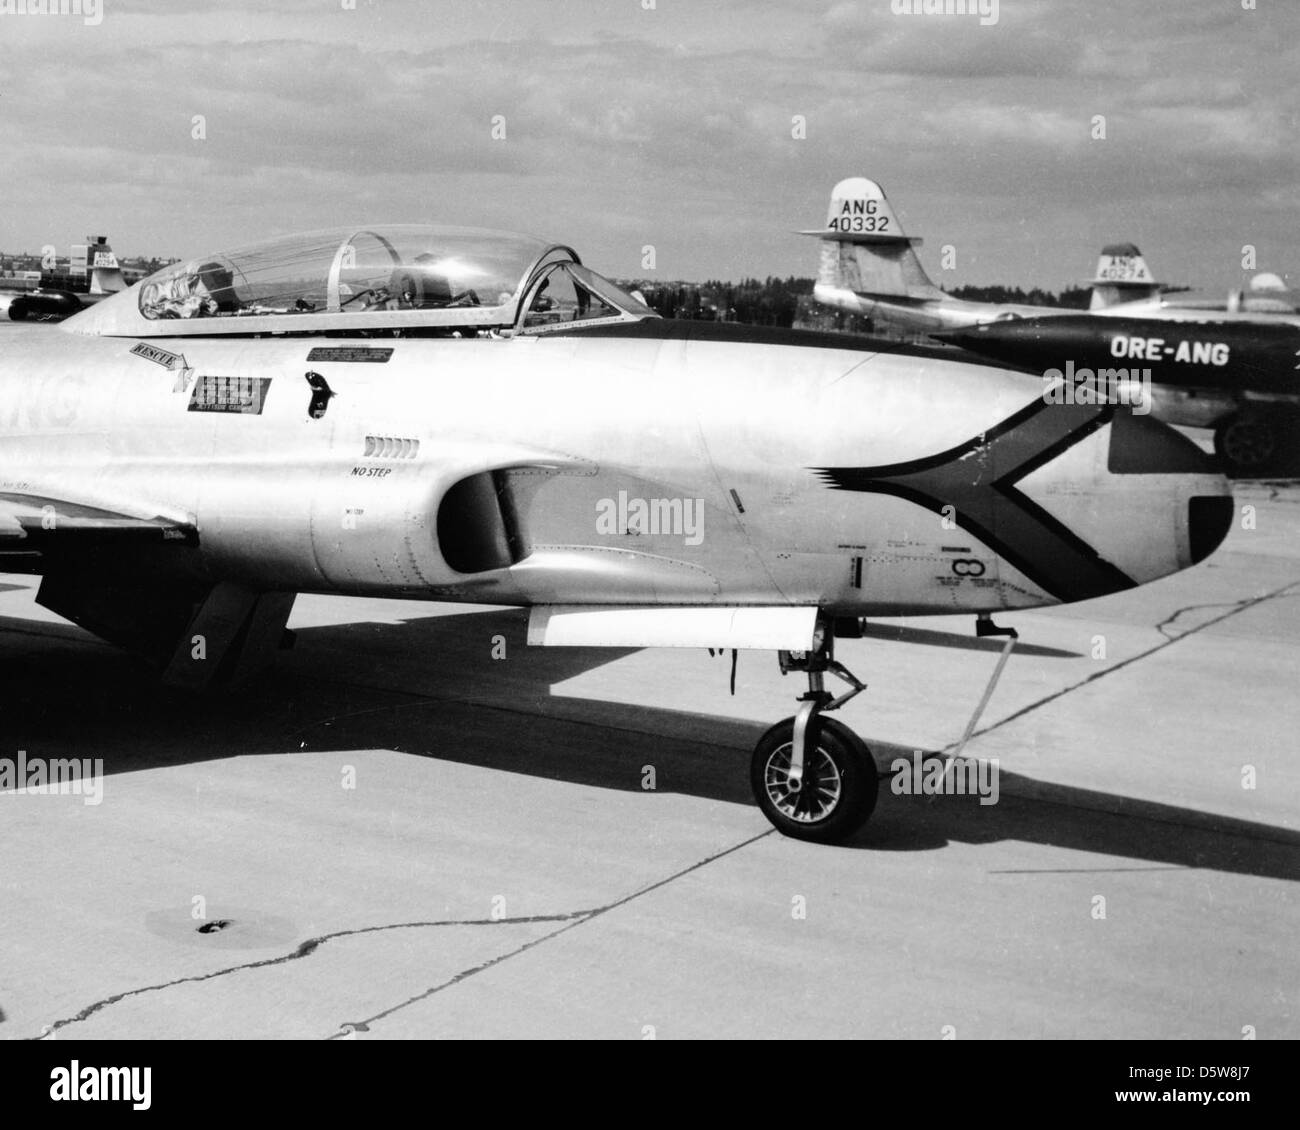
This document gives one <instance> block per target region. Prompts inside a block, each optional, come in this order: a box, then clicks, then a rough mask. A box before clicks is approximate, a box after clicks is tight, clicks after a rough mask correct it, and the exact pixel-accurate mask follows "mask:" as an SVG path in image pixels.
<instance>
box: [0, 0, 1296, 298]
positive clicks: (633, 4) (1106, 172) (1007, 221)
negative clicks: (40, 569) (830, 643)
mask: <svg viewBox="0 0 1300 1130" xmlns="http://www.w3.org/2000/svg"><path fill="white" fill-rule="evenodd" d="M36 2H37V0H30V3H32V4H33V5H35V4H36ZM53 2H54V3H55V4H57V3H58V0H53ZM101 2H102V6H103V13H102V21H101V22H99V23H98V24H92V23H88V22H87V21H86V20H85V19H84V18H81V17H78V16H75V15H58V16H49V15H45V16H41V15H33V14H26V15H24V14H19V13H18V12H13V13H11V12H8V11H7V10H6V9H11V8H22V7H25V3H24V0H0V12H2V13H3V14H0V153H3V162H4V164H3V169H4V173H5V176H4V180H3V193H4V207H3V212H2V213H0V248H3V249H4V250H7V251H15V250H22V249H35V248H39V247H40V246H41V245H43V244H47V243H48V244H54V245H56V246H57V247H58V248H59V250H60V253H64V254H66V249H67V247H68V245H70V244H71V243H73V242H76V241H78V240H79V239H80V238H81V237H82V236H84V235H86V234H87V233H90V232H96V233H98V232H104V233H107V234H108V235H109V236H110V237H111V239H112V242H113V244H114V246H115V247H116V248H117V250H118V251H119V252H123V253H127V254H135V253H150V254H164V255H185V256H188V255H191V254H200V253H202V252H203V251H204V250H211V249H214V248H220V247H225V246H230V245H233V244H238V243H243V242H247V241H249V240H252V239H257V238H262V237H264V236H269V235H276V234H281V233H284V232H289V231H294V230H298V229H306V228H314V227H328V226H334V225H336V224H347V223H350V222H353V221H360V222H365V223H372V224H373V223H376V222H383V221H404V222H424V221H437V222H443V223H463V224H472V225H480V226H487V227H498V228H507V229H512V230H518V231H526V232H531V233H534V234H537V235H541V236H546V237H549V238H553V239H555V240H557V241H564V242H568V243H571V244H573V245H574V246H575V247H576V248H577V249H578V251H579V252H580V253H581V254H582V256H583V258H584V259H585V260H586V261H587V262H588V263H589V264H590V265H592V266H593V267H595V268H596V269H597V270H601V271H603V272H604V273H607V274H611V275H623V276H627V275H643V274H646V272H644V271H642V270H641V249H642V247H643V246H644V245H646V244H650V245H653V246H654V248H655V253H656V260H657V271H656V273H657V274H658V275H659V276H660V277H664V278H688V279H704V278H711V277H712V278H717V277H720V278H739V277H740V276H742V275H751V274H752V275H760V276H761V275H766V274H781V275H786V274H797V275H811V274H813V273H815V264H816V246H815V244H814V242H813V241H812V240H811V239H809V238H807V237H800V236H798V235H795V234H792V233H793V232H794V231H796V230H797V229H800V228H808V227H816V226H820V225H821V224H822V223H823V221H824V217H825V209H826V200H827V196H828V193H829V189H830V187H831V185H832V184H833V183H834V182H835V181H837V180H839V179H840V178H842V177H845V176H850V175H864V176H870V177H872V178H873V179H876V180H878V181H880V182H881V183H882V184H883V185H884V186H885V188H886V190H887V191H888V193H889V195H890V199H891V201H892V202H893V204H894V207H895V209H896V211H897V213H898V215H899V218H900V219H901V221H902V222H903V224H904V226H905V227H906V228H907V229H908V230H909V232H911V233H912V234H915V235H922V236H924V238H925V245H924V246H923V247H922V249H921V256H922V260H923V262H925V263H926V265H927V267H929V269H930V270H931V272H932V274H934V275H935V278H936V281H938V282H939V283H940V284H941V285H945V286H954V285H960V284H961V283H991V282H1005V283H1009V284H1011V283H1018V284H1021V285H1026V286H1028V285H1040V286H1045V287H1048V288H1051V289H1059V288H1060V287H1062V286H1064V285H1067V284H1069V283H1073V282H1077V281H1079V280H1081V279H1083V278H1085V277H1087V276H1088V275H1089V274H1090V273H1091V270H1092V267H1093V264H1094V261H1095V258H1096V253H1097V251H1098V249H1099V248H1100V246H1101V244H1103V243H1106V242H1112V241H1116V240H1132V241H1135V242H1137V243H1138V244H1139V245H1140V246H1141V247H1142V249H1143V251H1144V252H1145V253H1146V255H1147V258H1148V260H1149V262H1150V263H1151V266H1152V268H1153V269H1154V271H1155V273H1156V275H1157V277H1159V278H1161V279H1164V280H1169V281H1173V282H1177V283H1187V284H1192V283H1195V284H1198V285H1214V286H1228V285H1237V284H1238V283H1239V281H1240V279H1241V278H1242V272H1241V254H1242V252H1241V249H1242V246H1243V245H1245V244H1250V245H1252V246H1254V247H1255V248H1256V249H1257V254H1258V261H1259V266H1260V268H1262V269H1270V270H1276V271H1279V272H1285V273H1288V274H1290V272H1292V271H1295V272H1297V275H1295V276H1292V278H1293V279H1296V280H1300V228H1298V227H1297V223H1296V220H1297V218H1298V217H1300V160H1298V159H1297V151H1298V146H1297V142H1298V141H1300V77H1298V76H1300V2H1297V0H1001V2H1000V3H999V4H998V8H997V21H996V23H991V24H989V25H987V26H982V25H981V22H980V19H979V17H978V16H977V15H976V16H962V15H948V16H934V15H932V16H926V15H903V14H895V12H894V11H893V10H892V8H894V7H899V6H901V5H902V0H893V3H892V5H891V0H856V2H852V0H802V2H800V0H779V2H768V0H707V2H706V0H513V2H508V0H436V2H431V0H355V2H354V0H278V2H276V0H258V2H256V3H255V2H253V0H225V2H222V3H206V2H203V0H187V2H186V3H185V4H179V3H173V2H171V0H166V2H164V0H101ZM1252 3H1253V4H1254V5H1255V8H1254V10H1250V9H1249V8H1243V4H1245V5H1250V4H1252ZM196 115H202V118H203V123H202V125H203V128H202V130H198V129H196V126H195V125H194V121H195V117H196ZM1097 115H1103V116H1104V118H1105V133H1106V136H1105V138H1104V139H1095V138H1094V137H1093V136H1092V134H1093V133H1094V132H1095V126H1094V118H1095V117H1096V116H1097ZM799 120H802V122H803V123H804V126H803V129H802V131H801V130H800V129H799V128H798V124H797V123H798V121H799ZM494 123H495V126H496V130H495V132H496V133H497V134H500V133H501V132H502V128H504V135H505V136H504V137H500V136H496V137H494V136H493V135H494ZM196 132H205V133H206V136H205V137H197V138H196V137H195V136H194V134H195V133H196ZM800 132H802V133H804V134H805V136H802V137H800V136H795V135H796V134H798V133H800ZM944 244H952V245H953V246H954V247H955V248H956V249H957V265H956V269H955V270H950V271H940V270H939V262H938V258H939V249H940V248H941V247H942V246H943V245H944Z"/></svg>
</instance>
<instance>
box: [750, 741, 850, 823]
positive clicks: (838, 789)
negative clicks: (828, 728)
mask: <svg viewBox="0 0 1300 1130" xmlns="http://www.w3.org/2000/svg"><path fill="white" fill-rule="evenodd" d="M790 753H791V746H790V743H789V742H787V743H786V744H785V745H783V746H781V747H779V748H778V749H776V750H774V751H773V753H772V756H771V757H769V758H768V760H767V765H766V767H765V769H764V773H763V781H764V788H765V789H766V790H767V796H768V799H769V800H770V801H771V802H772V805H773V807H774V808H776V810H777V811H778V812H780V813H781V814H782V815H783V816H786V817H788V818H789V819H791V820H796V821H798V822H799V823H801V824H812V823H814V822H816V821H818V820H824V819H826V817H828V816H829V815H830V814H831V813H832V812H834V811H835V808H836V806H837V805H838V804H839V802H840V796H841V795H842V793H843V791H844V781H843V779H842V778H841V777H840V771H839V769H837V768H836V766H835V762H834V761H832V760H831V758H830V757H828V756H827V754H826V752H825V750H823V749H822V748H821V747H820V746H818V747H817V748H815V749H811V750H809V751H808V753H807V755H806V756H805V761H804V770H803V780H802V781H792V780H791V778H790Z"/></svg>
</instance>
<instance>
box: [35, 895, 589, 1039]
mask: <svg viewBox="0 0 1300 1130" xmlns="http://www.w3.org/2000/svg"><path fill="white" fill-rule="evenodd" d="M591 913H593V912H592V911H590V910H575V911H571V912H569V913H567V914H538V915H533V916H531V917H525V918H449V919H443V920H440V921H434V922H392V923H389V924H387V925H384V926H358V927H356V928H354V929H351V930H335V931H334V932H332V933H329V934H321V935H320V936H319V937H317V938H308V939H307V941H305V942H303V943H301V944H300V945H299V946H298V947H297V948H296V949H295V950H294V951H293V952H292V953H286V954H281V955H280V956H279V957H265V958H262V959H260V960H259V961H246V962H243V963H242V964H240V965H231V966H228V967H227V968H225V969H214V970H212V971H211V972H210V973H195V974H192V975H190V976H189V977H177V978H176V979H175V980H173V981H163V982H161V983H159V984H157V985H143V986H141V987H140V988H138V989H127V990H126V991H124V992H121V993H114V994H113V995H112V996H109V997H104V998H103V999H102V1000H98V1001H95V1002H94V1003H93V1004H89V1005H87V1006H86V1007H85V1008H83V1009H82V1010H81V1011H80V1012H78V1013H77V1014H76V1015H75V1016H69V1017H64V1018H63V1019H62V1020H56V1021H55V1022H54V1023H53V1024H48V1025H46V1026H45V1028H44V1029H43V1030H42V1032H41V1034H40V1035H39V1036H29V1037H28V1039H29V1040H43V1039H45V1037H47V1036H51V1035H53V1034H54V1033H55V1032H57V1031H58V1030H59V1029H60V1028H66V1027H67V1026H68V1025H70V1024H80V1023H81V1022H82V1021H83V1020H87V1019H89V1018H90V1017H91V1016H93V1015H94V1014H95V1013H97V1012H99V1011H101V1010H102V1009H105V1008H108V1007H109V1005H114V1004H117V1003H119V1002H120V1001H124V1000H127V999H129V998H130V997H138V996H143V995H144V994H145V993H157V992H161V991H162V990H163V989H171V988H174V987H175V986H177V985H184V984H187V983H188V984H197V983H198V982H201V981H211V980H214V979H215V978H217V977H225V976H228V975H229V974H231V973H241V972H243V971H245V970H248V969H263V968H265V967H267V966H270V965H284V964H286V963H288V962H290V961H298V960H300V959H301V958H304V957H308V956H310V955H311V954H313V953H315V952H316V950H318V949H320V947H321V946H323V945H324V944H325V943H326V942H332V941H337V940H338V939H339V938H350V937H354V936H356V935H359V934H375V933H380V932H382V931H385V930H418V929H424V928H428V927H439V926H525V925H528V924H530V923H536V922H567V921H568V920H569V919H572V918H578V917H582V916H585V915H589V914H591Z"/></svg>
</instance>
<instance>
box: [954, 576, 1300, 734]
mask: <svg viewBox="0 0 1300 1130" xmlns="http://www.w3.org/2000/svg"><path fill="white" fill-rule="evenodd" d="M1297 586H1300V581H1288V582H1287V583H1286V584H1285V585H1282V586H1281V588H1276V589H1274V590H1273V591H1272V592H1267V593H1264V594H1263V595H1262V596H1253V597H1250V598H1248V599H1246V600H1241V601H1235V602H1233V604H1232V606H1231V607H1230V608H1229V609H1228V611H1227V612H1225V613H1223V615H1221V616H1215V617H1214V618H1213V619H1211V620H1206V621H1205V623H1203V624H1197V625H1196V626H1195V627H1194V628H1188V629H1187V631H1185V632H1183V633H1182V634H1181V635H1178V636H1168V635H1165V633H1164V632H1163V631H1162V632H1161V633H1160V634H1161V635H1163V636H1165V639H1164V642H1163V643H1158V644H1156V645H1154V646H1153V647H1149V648H1147V649H1146V650H1145V651H1140V652H1138V653H1137V654H1136V655H1130V656H1129V657H1128V658H1127V659H1122V660H1120V662H1118V663H1116V664H1113V665H1112V666H1110V667H1107V668H1106V669H1105V670H1103V671H1097V672H1095V673H1093V674H1091V675H1089V676H1088V677H1087V678H1086V679H1080V680H1079V682H1077V683H1071V684H1070V685H1069V686H1068V687H1062V688H1061V689H1060V690H1058V691H1053V692H1052V693H1051V694H1049V695H1044V696H1043V697H1042V698H1040V699H1038V700H1037V701H1036V702H1031V703H1030V704H1029V705H1028V706H1022V707H1021V708H1020V709H1019V710H1016V711H1013V712H1012V713H1010V714H1008V715H1007V716H1006V717H1005V718H999V719H998V720H997V721H996V722H992V723H990V724H989V725H987V726H985V727H984V728H983V729H980V730H976V731H975V732H974V733H973V734H971V736H970V740H971V741H972V742H973V741H975V739H976V738H980V737H983V736H984V735H985V734H990V733H992V732H993V731H994V730H1000V729H1001V728H1002V727H1003V726H1006V725H1008V724H1010V723H1011V722H1014V721H1016V720H1017V719H1019V718H1023V717H1024V716H1025V715H1026V714H1031V713H1033V712H1034V711H1035V710H1038V709H1039V708H1040V707H1043V706H1046V705H1047V704H1048V703H1050V702H1055V701H1056V700H1057V699H1059V698H1064V697H1065V696H1066V695H1068V694H1072V693H1073V692H1075V691H1077V690H1079V689H1080V688H1081V687H1086V686H1088V685H1089V684H1090V683H1095V682H1097V680H1099V679H1104V678H1106V676H1107V675H1113V674H1114V673H1115V672H1116V671H1122V670H1123V669H1124V668H1125V667H1130V666H1132V665H1133V664H1134V663H1137V662H1139V661H1141V660H1143V659H1146V658H1148V657H1149V656H1152V655H1154V654H1155V653H1156V652H1158V651H1163V650H1164V649H1165V648H1167V647H1172V646H1173V645H1174V644H1176V643H1179V642H1181V641H1182V640H1185V639H1187V638H1188V637H1189V636H1194V635H1196V634H1197V633H1198V632H1203V631H1205V630H1206V629H1207V628H1212V627H1214V625H1215V624H1221V623H1223V621H1224V620H1227V619H1229V618H1231V617H1233V616H1236V615H1237V614H1238V613H1240V612H1245V611H1246V610H1247V609H1249V608H1254V607H1255V606H1256V605H1258V604H1263V603H1264V602H1265V601H1269V600H1273V599H1275V598H1276V597H1280V596H1285V595H1295V594H1292V593H1290V592H1289V590H1290V589H1294V588H1296V587H1297ZM1213 607H1221V606H1219V605H1209V604H1205V605H1200V604H1189V605H1188V606H1187V607H1186V608H1182V609H1179V610H1178V611H1177V612H1175V613H1174V614H1173V615H1172V616H1170V617H1168V618H1167V619H1165V620H1162V621H1161V622H1160V624H1157V625H1156V627H1157V629H1160V628H1161V627H1163V625H1165V624H1168V623H1171V622H1172V621H1173V620H1175V619H1177V618H1178V616H1179V615H1181V614H1182V613H1183V612H1189V611H1191V610H1192V609H1193V608H1213ZM960 744H961V743H960V741H955V742H949V743H948V744H947V745H946V746H944V747H943V748H942V749H941V750H939V751H938V752H939V753H940V754H945V753H948V752H949V751H951V750H953V749H956V748H957V746H958V745H960Z"/></svg>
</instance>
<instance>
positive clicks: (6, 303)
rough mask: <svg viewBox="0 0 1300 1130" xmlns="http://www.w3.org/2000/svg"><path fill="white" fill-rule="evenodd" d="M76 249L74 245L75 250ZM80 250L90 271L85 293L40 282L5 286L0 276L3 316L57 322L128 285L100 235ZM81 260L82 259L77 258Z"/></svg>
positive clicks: (109, 248)
mask: <svg viewBox="0 0 1300 1130" xmlns="http://www.w3.org/2000/svg"><path fill="white" fill-rule="evenodd" d="M75 250H76V249H74V252H75ZM81 250H82V251H83V252H84V254H85V266H86V268H87V269H88V271H89V275H90V280H89V287H88V289H87V291H86V292H85V293H77V292H76V291H71V290H64V289H62V288H60V287H58V286H41V285H37V286H34V287H31V288H28V289H23V288H18V287H14V286H5V285H4V280H2V279H0V317H5V318H8V319H9V320H10V321H11V322H25V321H28V320H31V321H45V322H57V321H62V320H63V319H64V318H70V317H72V315H73V314H78V313H80V312H81V311H82V310H83V309H84V308H85V307H86V306H89V305H92V304H94V303H95V302H98V301H99V300H100V299H101V298H105V297H107V296H108V295H110V294H116V293H117V292H118V291H119V290H124V289H125V288H126V278H125V276H124V275H123V273H122V267H121V265H120V264H119V263H118V261H117V256H116V255H114V254H113V249H112V248H111V247H110V246H109V245H108V240H107V239H105V238H104V237H103V236H102V235H101V236H91V237H90V242H89V243H88V244H87V245H85V246H83V247H82V248H81ZM78 262H79V263H80V262H81V261H80V260H78Z"/></svg>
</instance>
